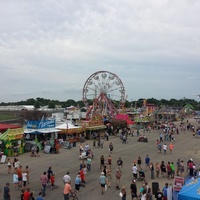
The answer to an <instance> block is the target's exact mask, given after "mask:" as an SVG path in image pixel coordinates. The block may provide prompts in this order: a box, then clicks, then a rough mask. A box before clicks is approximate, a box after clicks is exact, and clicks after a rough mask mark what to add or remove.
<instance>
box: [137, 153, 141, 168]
mask: <svg viewBox="0 0 200 200" xmlns="http://www.w3.org/2000/svg"><path fill="white" fill-rule="evenodd" d="M141 164H142V159H141V157H140V156H138V159H137V167H138V169H139V170H141V169H142V167H141Z"/></svg>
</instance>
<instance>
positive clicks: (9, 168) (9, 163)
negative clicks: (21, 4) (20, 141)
mask: <svg viewBox="0 0 200 200" xmlns="http://www.w3.org/2000/svg"><path fill="white" fill-rule="evenodd" d="M7 166H8V174H10V171H11V169H12V162H11V160H10V158H8V161H7Z"/></svg>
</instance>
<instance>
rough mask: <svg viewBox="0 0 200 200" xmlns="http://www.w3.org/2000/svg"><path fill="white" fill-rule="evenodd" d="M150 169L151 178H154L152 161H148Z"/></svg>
mask: <svg viewBox="0 0 200 200" xmlns="http://www.w3.org/2000/svg"><path fill="white" fill-rule="evenodd" d="M150 171H151V179H154V164H153V162H151V163H150Z"/></svg>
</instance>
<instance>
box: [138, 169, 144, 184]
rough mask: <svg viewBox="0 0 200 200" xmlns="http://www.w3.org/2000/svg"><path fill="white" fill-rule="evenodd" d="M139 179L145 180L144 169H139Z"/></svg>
mask: <svg viewBox="0 0 200 200" xmlns="http://www.w3.org/2000/svg"><path fill="white" fill-rule="evenodd" d="M138 181H145V173H144V171H143V170H140V171H139V178H138Z"/></svg>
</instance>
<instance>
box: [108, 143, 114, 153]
mask: <svg viewBox="0 0 200 200" xmlns="http://www.w3.org/2000/svg"><path fill="white" fill-rule="evenodd" d="M113 148H114V146H113V143H112V142H110V144H109V151H110V153H112V152H113Z"/></svg>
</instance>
